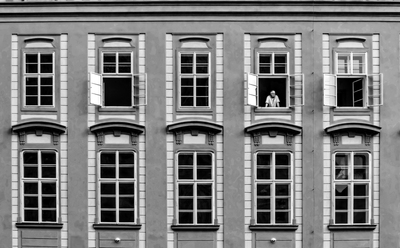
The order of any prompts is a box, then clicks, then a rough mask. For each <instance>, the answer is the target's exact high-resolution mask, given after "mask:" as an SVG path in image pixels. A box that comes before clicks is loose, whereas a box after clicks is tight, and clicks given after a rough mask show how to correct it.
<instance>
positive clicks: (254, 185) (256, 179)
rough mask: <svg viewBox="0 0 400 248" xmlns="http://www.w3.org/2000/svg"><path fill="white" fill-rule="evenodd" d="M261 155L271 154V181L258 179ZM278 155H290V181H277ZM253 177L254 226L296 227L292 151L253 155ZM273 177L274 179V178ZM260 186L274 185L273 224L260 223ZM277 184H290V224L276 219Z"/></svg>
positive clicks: (271, 192)
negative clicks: (276, 158) (258, 164)
mask: <svg viewBox="0 0 400 248" xmlns="http://www.w3.org/2000/svg"><path fill="white" fill-rule="evenodd" d="M259 154H271V155H272V157H271V160H272V161H271V165H270V175H271V179H258V178H257V167H258V166H257V156H258V155H259ZM276 154H289V155H290V167H289V169H290V173H289V175H290V179H275V168H276V167H275V166H276V164H275V161H276V160H275V155H276ZM252 175H253V180H252V181H253V182H252V183H253V194H252V197H253V202H252V211H253V219H254V223H255V224H254V225H265V226H276V225H279V226H280V225H287V226H291V225H294V224H295V223H294V219H295V218H294V206H295V198H294V185H295V180H294V155H293V152H292V151H288V150H258V151H256V152H254V153H253V168H252ZM272 177H273V178H272ZM259 184H264V185H266V184H269V185H271V186H272V185H274V186H272V187H270V213H271V218H270V219H271V223H258V218H257V213H258V212H257V199H258V195H257V185H259ZM276 184H289V187H290V189H289V192H290V196H289V198H290V202H289V208H290V210H289V222H288V223H276V218H275V216H276V215H275V213H276V209H275V199H276V192H275V186H276Z"/></svg>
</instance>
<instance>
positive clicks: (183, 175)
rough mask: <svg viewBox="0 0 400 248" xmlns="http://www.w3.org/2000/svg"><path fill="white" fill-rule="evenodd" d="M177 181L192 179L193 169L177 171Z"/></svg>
mask: <svg viewBox="0 0 400 248" xmlns="http://www.w3.org/2000/svg"><path fill="white" fill-rule="evenodd" d="M178 174H179V175H178V178H179V179H193V169H179V170H178Z"/></svg>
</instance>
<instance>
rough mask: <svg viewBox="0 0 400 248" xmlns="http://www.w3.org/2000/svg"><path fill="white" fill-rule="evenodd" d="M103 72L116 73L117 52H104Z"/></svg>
mask: <svg viewBox="0 0 400 248" xmlns="http://www.w3.org/2000/svg"><path fill="white" fill-rule="evenodd" d="M103 72H104V73H116V72H117V70H116V54H115V53H104V54H103Z"/></svg>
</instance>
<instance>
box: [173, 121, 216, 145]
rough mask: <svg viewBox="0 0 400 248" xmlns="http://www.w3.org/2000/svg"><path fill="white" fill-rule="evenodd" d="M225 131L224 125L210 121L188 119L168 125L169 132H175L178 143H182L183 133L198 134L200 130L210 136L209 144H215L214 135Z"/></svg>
mask: <svg viewBox="0 0 400 248" xmlns="http://www.w3.org/2000/svg"><path fill="white" fill-rule="evenodd" d="M222 131H223V127H222V126H221V125H219V124H216V123H213V122H209V121H198V120H188V121H182V122H177V123H173V124H171V125H168V126H167V132H171V133H174V134H175V142H176V144H177V145H180V144H181V143H182V134H184V133H191V134H192V135H196V134H197V133H198V132H200V133H205V134H206V135H207V136H208V144H209V145H213V144H214V135H215V134H217V133H220V132H222Z"/></svg>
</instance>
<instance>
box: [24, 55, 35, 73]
mask: <svg viewBox="0 0 400 248" xmlns="http://www.w3.org/2000/svg"><path fill="white" fill-rule="evenodd" d="M25 63H26V68H25V70H26V73H38V54H26V55H25Z"/></svg>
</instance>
